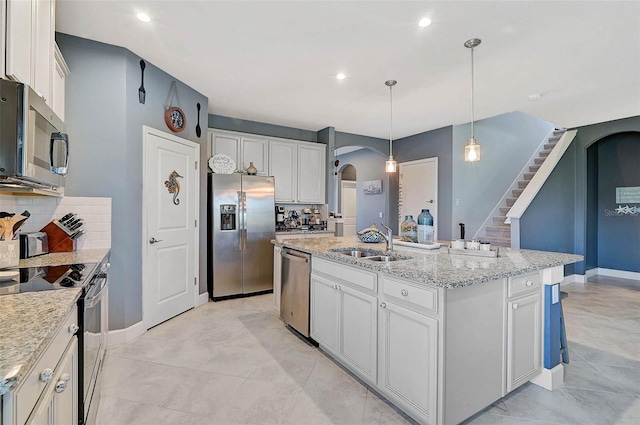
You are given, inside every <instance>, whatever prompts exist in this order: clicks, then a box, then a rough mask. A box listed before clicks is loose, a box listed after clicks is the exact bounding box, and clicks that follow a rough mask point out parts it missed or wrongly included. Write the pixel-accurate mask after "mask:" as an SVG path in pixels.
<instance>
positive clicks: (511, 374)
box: [507, 292, 542, 392]
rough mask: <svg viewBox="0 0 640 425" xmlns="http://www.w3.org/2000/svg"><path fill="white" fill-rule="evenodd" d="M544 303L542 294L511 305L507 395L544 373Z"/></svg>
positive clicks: (508, 312)
mask: <svg viewBox="0 0 640 425" xmlns="http://www.w3.org/2000/svg"><path fill="white" fill-rule="evenodd" d="M540 302H541V301H540V293H539V292H536V293H534V294H531V295H529V296H525V297H520V298H514V299H512V300H510V301H508V302H507V392H511V391H513V390H514V389H516V388H518V387H519V386H520V385H522V384H524V383H525V382H527V381H529V379H531V378H532V377H533V376H535V375H536V374H537V373H538V372H539V371H540V367H541V361H540V357H541V355H540V352H541V345H540V344H541V334H540V329H541V319H542V316H541V311H540V308H541V305H540Z"/></svg>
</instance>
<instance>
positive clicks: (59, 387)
mask: <svg viewBox="0 0 640 425" xmlns="http://www.w3.org/2000/svg"><path fill="white" fill-rule="evenodd" d="M77 319H78V313H77V309H76V308H75V307H74V308H73V309H72V311H71V312H70V313H69V315H68V316H67V318H66V320H65V321H64V323H62V325H61V326H60V328H58V330H57V332H56V334H55V335H54V336H53V338H52V339H51V341H50V342H49V344H48V346H47V348H46V349H45V350H44V352H43V353H42V354H41V355H40V357H39V358H38V360H37V361H36V363H35V364H34V365H33V367H32V368H31V369H30V370H29V371H28V372H27V373H26V374H25V376H24V377H23V378H22V379H21V381H20V382H19V383H18V385H17V387H16V388H15V389H12V390H11V391H9V392H8V393H7V394H4V395H3V396H2V409H1V410H2V420H1V421H0V423H2V425H23V424H47V425H57V424H60V425H67V424H77V423H78V391H82V389H81V388H78V339H77V337H76V336H75V332H76V330H77V323H78V320H77Z"/></svg>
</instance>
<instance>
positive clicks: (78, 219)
mask: <svg viewBox="0 0 640 425" xmlns="http://www.w3.org/2000/svg"><path fill="white" fill-rule="evenodd" d="M80 220H82V219H81V218H74V219H73V220H69V221H67V222H66V223H64V226H65V227H66V228H67V229H69V228H71V226H73V225H74V224H76V223H78V222H79V221H80Z"/></svg>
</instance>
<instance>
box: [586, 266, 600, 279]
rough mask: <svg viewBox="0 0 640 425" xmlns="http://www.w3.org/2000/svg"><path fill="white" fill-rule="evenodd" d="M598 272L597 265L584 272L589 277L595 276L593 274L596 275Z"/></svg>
mask: <svg viewBox="0 0 640 425" xmlns="http://www.w3.org/2000/svg"><path fill="white" fill-rule="evenodd" d="M597 274H598V268H597V267H594V268H592V269H589V270H587V271H586V272H585V274H584V275H585V276H586V277H587V278H590V277H593V276H595V275H597Z"/></svg>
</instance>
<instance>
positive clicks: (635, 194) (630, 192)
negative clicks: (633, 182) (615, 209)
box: [616, 186, 640, 204]
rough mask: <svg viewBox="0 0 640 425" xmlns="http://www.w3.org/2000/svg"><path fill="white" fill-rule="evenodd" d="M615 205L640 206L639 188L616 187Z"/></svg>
mask: <svg viewBox="0 0 640 425" xmlns="http://www.w3.org/2000/svg"><path fill="white" fill-rule="evenodd" d="M616 204H640V186H635V187H616Z"/></svg>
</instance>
